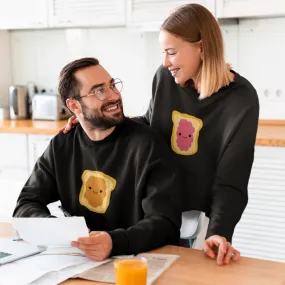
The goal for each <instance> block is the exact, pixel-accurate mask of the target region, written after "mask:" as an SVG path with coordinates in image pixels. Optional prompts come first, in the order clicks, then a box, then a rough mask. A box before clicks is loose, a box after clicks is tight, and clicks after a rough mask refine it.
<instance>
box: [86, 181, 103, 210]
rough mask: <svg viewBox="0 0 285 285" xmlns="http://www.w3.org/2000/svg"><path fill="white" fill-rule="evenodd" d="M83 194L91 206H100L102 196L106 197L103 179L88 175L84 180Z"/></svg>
mask: <svg viewBox="0 0 285 285" xmlns="http://www.w3.org/2000/svg"><path fill="white" fill-rule="evenodd" d="M84 196H85V198H86V200H87V201H88V203H89V204H90V205H91V206H92V207H94V208H96V207H98V206H102V205H103V201H104V198H105V197H106V184H105V180H104V179H103V178H100V177H94V176H90V177H89V178H88V180H87V181H86V190H85V195H84Z"/></svg>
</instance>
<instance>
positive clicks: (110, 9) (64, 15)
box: [49, 0, 126, 27]
mask: <svg viewBox="0 0 285 285" xmlns="http://www.w3.org/2000/svg"><path fill="white" fill-rule="evenodd" d="M49 21H50V22H49V24H50V26H51V27H92V26H96V27H100V26H123V25H125V24H126V0H104V1H102V0H85V1H78V0H49Z"/></svg>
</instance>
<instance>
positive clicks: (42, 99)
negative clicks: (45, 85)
mask: <svg viewBox="0 0 285 285" xmlns="http://www.w3.org/2000/svg"><path fill="white" fill-rule="evenodd" d="M70 116H71V114H70V112H69V110H68V108H66V107H65V106H64V105H63V104H62V102H61V99H60V97H59V96H58V94H54V93H35V94H34V96H33V99H32V119H33V120H52V121H57V120H63V119H67V118H69V117H70Z"/></svg>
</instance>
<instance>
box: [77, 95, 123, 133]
mask: <svg viewBox="0 0 285 285" xmlns="http://www.w3.org/2000/svg"><path fill="white" fill-rule="evenodd" d="M80 104H81V107H82V113H83V116H84V120H85V122H87V123H88V125H89V126H90V127H91V128H92V129H100V130H107V129H110V128H112V127H115V126H117V125H119V124H121V123H122V122H123V121H124V119H125V116H124V111H123V104H122V100H121V99H119V100H117V101H112V102H108V103H106V104H104V105H102V107H101V110H100V111H99V110H90V109H88V108H87V107H86V105H85V104H84V103H83V102H82V101H81V102H80ZM114 104H118V112H117V113H114V114H113V115H112V117H108V116H105V115H104V113H103V110H104V109H106V108H107V107H108V106H111V105H114Z"/></svg>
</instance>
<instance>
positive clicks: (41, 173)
mask: <svg viewBox="0 0 285 285" xmlns="http://www.w3.org/2000/svg"><path fill="white" fill-rule="evenodd" d="M58 200H59V195H58V191H57V184H56V180H55V175H54V167H53V150H52V142H51V143H50V145H49V146H48V148H47V149H46V151H45V152H44V154H43V155H42V156H41V157H40V158H39V159H38V161H37V163H36V164H35V167H34V169H33V172H32V174H31V176H30V178H29V179H28V181H27V182H26V184H25V186H24V188H23V189H22V191H21V193H20V195H19V198H18V201H17V205H16V208H15V210H14V213H13V217H49V216H50V211H49V210H48V208H47V205H48V204H49V203H52V202H55V201H58Z"/></svg>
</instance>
